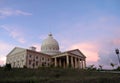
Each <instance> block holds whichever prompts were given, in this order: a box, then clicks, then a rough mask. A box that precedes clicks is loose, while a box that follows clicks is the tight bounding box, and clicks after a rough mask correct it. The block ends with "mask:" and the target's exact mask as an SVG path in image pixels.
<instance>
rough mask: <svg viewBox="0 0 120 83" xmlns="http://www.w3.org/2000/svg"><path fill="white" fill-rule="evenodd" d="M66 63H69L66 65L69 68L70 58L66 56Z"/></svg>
mask: <svg viewBox="0 0 120 83" xmlns="http://www.w3.org/2000/svg"><path fill="white" fill-rule="evenodd" d="M66 63H67V64H66V65H67V67H68V66H69V56H68V55H67V56H66Z"/></svg>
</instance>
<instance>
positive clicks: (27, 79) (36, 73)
mask: <svg viewBox="0 0 120 83" xmlns="http://www.w3.org/2000/svg"><path fill="white" fill-rule="evenodd" d="M0 83H120V75H119V74H114V73H108V72H99V71H88V70H78V69H61V68H41V69H11V70H10V71H8V70H4V68H0Z"/></svg>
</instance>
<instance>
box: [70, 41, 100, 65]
mask: <svg viewBox="0 0 120 83" xmlns="http://www.w3.org/2000/svg"><path fill="white" fill-rule="evenodd" d="M98 48H99V47H98V45H97V44H95V43H88V42H84V43H77V44H73V45H72V46H70V47H69V49H79V50H80V51H81V52H82V53H83V54H84V55H85V56H86V57H87V58H86V61H87V65H90V64H91V63H94V64H95V63H97V61H98V58H99V57H98V56H99V55H98Z"/></svg>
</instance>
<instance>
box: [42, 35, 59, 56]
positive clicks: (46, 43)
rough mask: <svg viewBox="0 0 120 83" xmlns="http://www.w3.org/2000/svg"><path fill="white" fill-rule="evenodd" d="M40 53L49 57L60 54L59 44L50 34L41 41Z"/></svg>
mask: <svg viewBox="0 0 120 83" xmlns="http://www.w3.org/2000/svg"><path fill="white" fill-rule="evenodd" d="M41 52H42V53H45V54H49V55H55V54H58V53H60V51H59V44H58V42H57V41H56V40H55V39H54V38H53V36H52V34H49V35H48V37H47V38H46V39H45V40H43V42H42V45H41Z"/></svg>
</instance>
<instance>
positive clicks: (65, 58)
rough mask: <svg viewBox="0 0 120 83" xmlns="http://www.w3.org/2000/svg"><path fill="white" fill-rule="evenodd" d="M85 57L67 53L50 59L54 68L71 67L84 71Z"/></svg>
mask: <svg viewBox="0 0 120 83" xmlns="http://www.w3.org/2000/svg"><path fill="white" fill-rule="evenodd" d="M85 58H86V57H82V56H80V55H75V54H72V53H69V52H65V53H61V54H59V55H55V56H53V57H52V61H53V63H54V66H55V67H63V68H66V67H71V68H79V69H84V68H85V67H86V60H85Z"/></svg>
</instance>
